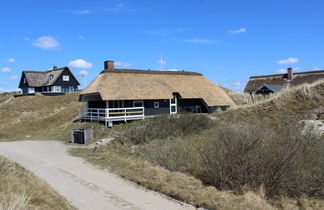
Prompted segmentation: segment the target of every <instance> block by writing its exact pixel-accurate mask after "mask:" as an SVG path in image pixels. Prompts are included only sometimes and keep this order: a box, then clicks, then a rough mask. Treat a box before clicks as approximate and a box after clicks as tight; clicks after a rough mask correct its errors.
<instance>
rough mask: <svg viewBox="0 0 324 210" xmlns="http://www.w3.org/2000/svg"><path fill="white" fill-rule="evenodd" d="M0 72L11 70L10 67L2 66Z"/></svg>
mask: <svg viewBox="0 0 324 210" xmlns="http://www.w3.org/2000/svg"><path fill="white" fill-rule="evenodd" d="M1 71H2V72H11V69H10V68H8V67H4V68H2V69H1Z"/></svg>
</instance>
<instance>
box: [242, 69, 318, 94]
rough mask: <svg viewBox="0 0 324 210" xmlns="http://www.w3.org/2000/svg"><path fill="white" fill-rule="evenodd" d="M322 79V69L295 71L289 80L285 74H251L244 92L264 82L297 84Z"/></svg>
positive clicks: (283, 84) (281, 84)
mask: <svg viewBox="0 0 324 210" xmlns="http://www.w3.org/2000/svg"><path fill="white" fill-rule="evenodd" d="M319 79H324V70H320V71H307V72H296V73H294V74H293V77H292V79H291V80H290V81H288V80H287V74H272V75H263V76H252V77H250V80H249V82H248V83H247V85H246V86H245V89H244V92H252V91H254V90H256V89H257V88H259V87H260V86H262V85H264V84H268V85H270V84H271V85H280V86H285V84H287V83H289V85H290V86H298V85H301V84H304V83H313V82H315V81H316V80H319Z"/></svg>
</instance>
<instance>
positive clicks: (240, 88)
mask: <svg viewBox="0 0 324 210" xmlns="http://www.w3.org/2000/svg"><path fill="white" fill-rule="evenodd" d="M244 86H245V83H244V82H240V81H237V82H234V83H233V84H232V87H233V89H234V90H236V91H240V92H242V91H243V89H244Z"/></svg>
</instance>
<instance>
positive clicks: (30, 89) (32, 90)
mask: <svg viewBox="0 0 324 210" xmlns="http://www.w3.org/2000/svg"><path fill="white" fill-rule="evenodd" d="M27 92H28V93H35V88H28V90H27Z"/></svg>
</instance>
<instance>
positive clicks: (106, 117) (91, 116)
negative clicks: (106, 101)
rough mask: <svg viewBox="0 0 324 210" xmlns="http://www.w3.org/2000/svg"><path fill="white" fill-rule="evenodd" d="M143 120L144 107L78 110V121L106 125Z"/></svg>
mask: <svg viewBox="0 0 324 210" xmlns="http://www.w3.org/2000/svg"><path fill="white" fill-rule="evenodd" d="M142 119H144V107H129V108H107V109H104V108H82V109H81V110H80V120H81V121H83V120H85V121H88V120H89V121H91V122H93V121H103V122H105V124H106V125H110V124H112V122H114V121H125V122H127V121H129V120H142Z"/></svg>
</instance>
